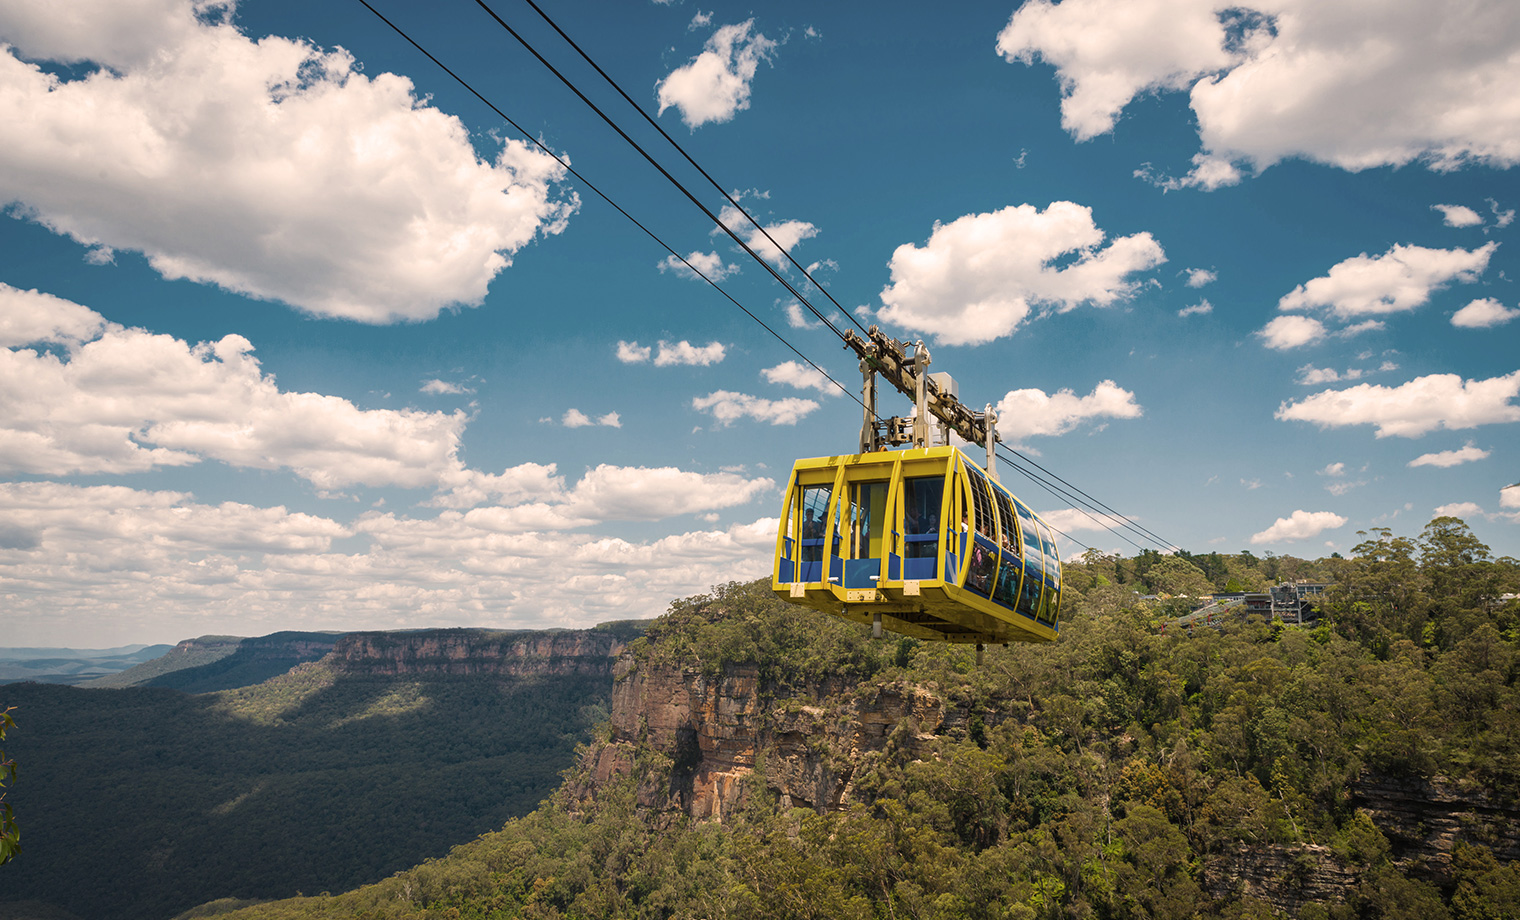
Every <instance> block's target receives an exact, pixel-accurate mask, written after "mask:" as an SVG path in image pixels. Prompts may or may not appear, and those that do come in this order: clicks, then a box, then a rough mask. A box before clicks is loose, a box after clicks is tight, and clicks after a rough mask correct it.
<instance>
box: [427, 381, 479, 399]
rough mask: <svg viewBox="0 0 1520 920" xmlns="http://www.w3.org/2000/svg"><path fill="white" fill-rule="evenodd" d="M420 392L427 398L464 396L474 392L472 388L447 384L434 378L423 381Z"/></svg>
mask: <svg viewBox="0 0 1520 920" xmlns="http://www.w3.org/2000/svg"><path fill="white" fill-rule="evenodd" d="M420 390H421V392H423V393H426V394H428V395H429V396H465V395H468V394H470V393H473V392H475V391H474V390H473V389H472V388H470V387H467V386H464V385H462V384H458V383H449V382H448V381H447V380H438V379H436V378H435V379H433V380H427V381H424V382H423V384H422V386H421V388H420Z"/></svg>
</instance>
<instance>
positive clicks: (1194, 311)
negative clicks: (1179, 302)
mask: <svg viewBox="0 0 1520 920" xmlns="http://www.w3.org/2000/svg"><path fill="white" fill-rule="evenodd" d="M1213 312H1214V305H1213V304H1211V303H1209V301H1208V298H1204V299H1203V300H1200V301H1198V302H1197V303H1195V304H1193V305H1192V306H1191V307H1183V308H1182V309H1181V310H1178V311H1177V315H1178V316H1207V315H1208V314H1210V313H1213Z"/></svg>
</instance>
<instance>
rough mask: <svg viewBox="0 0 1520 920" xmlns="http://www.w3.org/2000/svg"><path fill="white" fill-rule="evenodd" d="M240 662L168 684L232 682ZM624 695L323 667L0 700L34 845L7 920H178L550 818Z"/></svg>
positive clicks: (11, 868)
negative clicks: (546, 806)
mask: <svg viewBox="0 0 1520 920" xmlns="http://www.w3.org/2000/svg"><path fill="white" fill-rule="evenodd" d="M453 632H454V633H464V632H467V631H462V630H455V631H453ZM636 634H637V630H636V629H631V630H629V631H627V637H631V636H632V635H636ZM523 635H525V636H528V637H531V636H532V634H523ZM298 638H299V637H298ZM332 641H333V640H332V637H328V638H327V643H328V646H329V647H331V643H332ZM237 660H238V659H237V656H230V657H227V658H224V659H222V660H221V661H218V662H215V663H213V664H212V665H211V666H209V667H208V666H201V667H193V668H188V669H184V670H182V671H178V672H175V673H172V674H169V675H166V676H164V677H160V678H155V679H157V680H163V681H168V680H170V679H179V680H180V681H181V683H184V681H185V680H194V681H199V682H202V683H204V682H206V681H207V680H210V679H212V678H213V677H214V678H215V679H216V680H220V681H224V682H225V681H226V680H227V679H228V678H229V677H230V676H231V675H230V674H229V673H227V672H226V668H225V667H223V665H224V664H226V663H228V662H236V661H237ZM259 664H260V662H254V663H252V664H249V665H245V666H244V667H243V670H245V671H246V670H249V668H254V670H257V668H256V667H255V665H259ZM530 664H531V663H530ZM213 671H214V672H215V673H214V674H211V676H209V677H208V676H207V675H208V674H210V672H213ZM182 675H188V677H182ZM255 676H257V675H255ZM224 685H225V683H224ZM610 687H611V676H610V664H609V666H607V667H605V668H604V669H603V673H602V675H601V676H595V675H592V676H587V675H585V674H576V673H572V674H553V673H545V674H542V675H537V676H533V677H527V678H516V679H502V678H500V677H495V676H491V675H482V676H467V677H449V676H438V675H427V674H421V675H419V674H399V675H395V674H391V675H387V674H363V673H357V674H356V673H350V672H345V671H343V670H342V669H341V668H339V667H338V666H337V665H336V664H335V663H333V662H332V661H330V660H328V659H324V660H323V661H320V662H309V663H305V664H302V665H300V666H298V667H296V668H294V669H293V670H290V671H289V672H288V673H285V674H283V675H280V676H276V677H274V678H271V679H269V680H265V681H264V682H263V683H260V684H257V685H255V686H249V687H241V688H237V689H228V690H223V691H220V692H214V693H198V694H191V693H185V692H181V691H179V690H175V689H169V688H167V687H161V686H143V687H128V688H124V689H83V688H77V687H66V686H56V685H44V684H13V685H9V686H6V687H3V688H0V709H4V708H5V707H6V706H12V707H15V708H14V711H13V713H12V715H13V717H14V718H15V720H16V724H17V727H16V728H15V729H14V730H13V731H12V732H11V733H10V736H9V737H8V738H7V739H6V744H5V747H6V750H7V752H8V754H7V756H8V757H12V758H14V759H15V760H16V761H17V764H18V769H19V777H18V778H17V780H16V781H15V782H14V783H13V784H11V785H10V787H9V788H8V789H7V790H6V791H7V792H10V793H11V796H10V798H9V799H8V800H7V801H8V802H10V803H11V804H13V805H14V807H15V811H16V818H17V823H18V825H19V826H20V828H21V831H22V841H21V842H22V853H21V855H20V856H18V857H17V858H16V859H15V860H14V861H13V862H11V863H10V864H8V865H6V866H4V867H3V869H0V918H5V920H13V918H16V920H32V918H34V917H35V918H42V920H55V918H67V917H70V916H74V917H82V918H90V920H162V918H167V917H170V916H173V915H174V914H177V913H179V912H181V911H183V910H185V909H187V908H190V907H193V906H195V905H197V904H200V903H202V902H205V901H208V900H212V899H215V898H222V897H239V898H257V899H268V898H274V897H284V896H289V895H296V894H298V893H301V892H306V893H317V892H321V891H342V890H345V889H348V888H352V887H355V886H358V885H361V884H364V883H366V882H372V881H374V880H376V879H380V878H384V877H386V876H387V875H390V874H391V873H393V872H395V871H397V870H400V869H404V868H406V867H408V866H411V865H414V864H416V863H417V862H419V861H421V860H422V859H424V858H426V857H428V856H438V855H443V854H444V853H446V852H447V851H448V849H449V847H450V846H452V845H454V844H457V843H459V842H460V841H461V840H468V839H470V838H472V837H474V836H475V835H477V834H479V833H481V832H483V831H490V830H496V829H499V828H500V827H501V826H502V824H503V823H504V822H506V821H507V820H508V819H510V818H513V817H518V816H521V815H524V814H526V813H528V812H530V811H532V810H533V809H534V808H535V807H537V806H538V804H539V803H540V802H541V801H542V800H543V799H544V797H545V796H547V795H549V794H550V793H551V792H552V791H553V789H554V788H555V786H556V785H557V784H558V782H559V773H560V771H562V770H563V769H565V768H566V767H567V766H569V765H570V763H571V759H572V757H573V753H574V749H575V746H576V744H578V743H580V742H582V741H584V739H585V738H586V736H587V733H588V731H589V730H590V728H591V726H592V725H594V724H596V723H597V722H599V721H601V720H603V719H605V718H606V712H607V710H606V704H607V696H608V692H609V690H610Z"/></svg>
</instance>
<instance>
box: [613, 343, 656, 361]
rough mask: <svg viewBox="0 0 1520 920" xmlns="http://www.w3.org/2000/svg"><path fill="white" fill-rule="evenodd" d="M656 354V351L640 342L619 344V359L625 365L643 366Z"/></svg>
mask: <svg viewBox="0 0 1520 920" xmlns="http://www.w3.org/2000/svg"><path fill="white" fill-rule="evenodd" d="M653 354H654V349H653V348H650V347H649V346H647V345H640V344H639V343H638V342H621V341H620V342H618V343H617V359H618V360H619V361H621V362H623V363H624V364H642V363H644V362H645V361H648V360H649V358H650V356H651V355H653Z"/></svg>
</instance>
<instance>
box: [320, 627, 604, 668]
mask: <svg viewBox="0 0 1520 920" xmlns="http://www.w3.org/2000/svg"><path fill="white" fill-rule="evenodd" d="M625 646H626V638H625V637H624V636H623V635H621V634H620V633H619V632H617V631H614V630H607V629H578V630H563V631H552V632H543V631H533V632H527V631H523V632H498V631H493V630H485V629H428V630H418V631H416V632H357V633H347V634H346V635H344V636H342V637H341V638H339V639H338V640H337V643H336V644H335V645H334V646H333V649H332V654H331V656H330V657H329V658H328V663H329V664H330V665H331V666H332V667H333V669H334V670H335V671H337V672H338V673H340V674H347V675H374V676H383V677H394V676H400V675H412V676H423V677H475V676H493V677H533V676H549V675H554V676H563V675H570V674H580V675H586V676H610V675H611V674H612V669H613V663H614V662H615V661H616V660H617V656H618V655H619V654H621V653H622V651H623V649H624V647H625Z"/></svg>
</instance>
